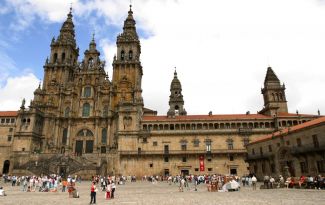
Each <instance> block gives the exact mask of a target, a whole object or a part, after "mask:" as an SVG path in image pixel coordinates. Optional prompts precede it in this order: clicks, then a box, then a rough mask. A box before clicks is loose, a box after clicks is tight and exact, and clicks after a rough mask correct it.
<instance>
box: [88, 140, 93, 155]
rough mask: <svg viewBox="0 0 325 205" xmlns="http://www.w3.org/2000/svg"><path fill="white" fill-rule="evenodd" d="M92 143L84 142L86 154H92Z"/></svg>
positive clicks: (90, 141)
mask: <svg viewBox="0 0 325 205" xmlns="http://www.w3.org/2000/svg"><path fill="white" fill-rule="evenodd" d="M93 147H94V141H93V140H86V153H93Z"/></svg>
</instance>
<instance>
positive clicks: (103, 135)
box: [101, 128, 107, 144]
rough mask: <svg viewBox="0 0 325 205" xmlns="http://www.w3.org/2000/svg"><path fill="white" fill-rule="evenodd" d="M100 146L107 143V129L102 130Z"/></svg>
mask: <svg viewBox="0 0 325 205" xmlns="http://www.w3.org/2000/svg"><path fill="white" fill-rule="evenodd" d="M101 142H102V144H106V143H107V129H106V128H103V129H102V140H101Z"/></svg>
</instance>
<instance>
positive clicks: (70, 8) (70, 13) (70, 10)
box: [70, 2, 72, 14]
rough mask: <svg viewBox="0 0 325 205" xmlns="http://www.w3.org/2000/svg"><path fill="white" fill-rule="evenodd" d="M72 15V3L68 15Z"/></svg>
mask: <svg viewBox="0 0 325 205" xmlns="http://www.w3.org/2000/svg"><path fill="white" fill-rule="evenodd" d="M71 13H72V2H71V3H70V14H71Z"/></svg>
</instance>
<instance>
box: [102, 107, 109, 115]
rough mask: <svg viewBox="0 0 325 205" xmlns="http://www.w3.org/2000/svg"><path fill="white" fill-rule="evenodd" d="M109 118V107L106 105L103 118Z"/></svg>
mask: <svg viewBox="0 0 325 205" xmlns="http://www.w3.org/2000/svg"><path fill="white" fill-rule="evenodd" d="M107 116H108V106H107V105H106V106H105V107H104V110H103V117H107Z"/></svg>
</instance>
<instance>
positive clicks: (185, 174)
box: [181, 169, 190, 176]
mask: <svg viewBox="0 0 325 205" xmlns="http://www.w3.org/2000/svg"><path fill="white" fill-rule="evenodd" d="M181 173H182V176H188V175H189V174H190V171H189V170H188V169H182V170H181Z"/></svg>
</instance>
